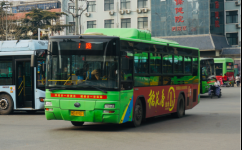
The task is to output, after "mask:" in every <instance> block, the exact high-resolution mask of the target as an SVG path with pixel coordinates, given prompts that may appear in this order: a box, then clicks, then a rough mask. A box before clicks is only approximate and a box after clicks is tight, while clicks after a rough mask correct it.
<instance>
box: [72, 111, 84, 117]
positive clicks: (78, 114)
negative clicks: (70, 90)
mask: <svg viewBox="0 0 242 150" xmlns="http://www.w3.org/2000/svg"><path fill="white" fill-rule="evenodd" d="M71 116H84V111H71Z"/></svg>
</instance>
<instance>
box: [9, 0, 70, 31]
mask: <svg viewBox="0 0 242 150" xmlns="http://www.w3.org/2000/svg"><path fill="white" fill-rule="evenodd" d="M36 8H37V9H41V10H45V11H50V12H61V0H20V1H11V13H12V15H11V19H12V20H15V21H14V23H16V24H17V25H19V26H21V24H22V19H23V18H25V15H26V14H27V13H29V12H30V11H31V10H32V9H36ZM51 24H52V25H56V24H61V25H64V24H66V22H65V17H63V16H62V17H60V19H58V20H52V21H51ZM32 34H33V33H32V32H30V31H29V32H28V33H27V35H29V36H30V35H32ZM50 34H52V35H64V34H65V32H64V31H61V32H58V33H55V32H50V31H49V32H48V31H41V35H43V36H47V35H50Z"/></svg>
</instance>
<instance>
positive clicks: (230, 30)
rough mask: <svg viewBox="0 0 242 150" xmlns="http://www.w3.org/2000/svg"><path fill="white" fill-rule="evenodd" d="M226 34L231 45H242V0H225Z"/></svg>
mask: <svg viewBox="0 0 242 150" xmlns="http://www.w3.org/2000/svg"><path fill="white" fill-rule="evenodd" d="M224 6H225V13H224V14H225V15H224V16H225V35H226V38H227V40H228V42H229V44H230V45H232V46H235V47H241V1H240V0H239V1H238V0H226V1H225V5H224Z"/></svg>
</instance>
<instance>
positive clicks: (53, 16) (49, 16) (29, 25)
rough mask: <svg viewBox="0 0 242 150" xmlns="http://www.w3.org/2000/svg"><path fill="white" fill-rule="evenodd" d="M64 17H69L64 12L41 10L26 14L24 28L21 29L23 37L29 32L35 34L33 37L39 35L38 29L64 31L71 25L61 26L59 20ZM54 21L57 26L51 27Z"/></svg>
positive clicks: (23, 21) (23, 22)
mask: <svg viewBox="0 0 242 150" xmlns="http://www.w3.org/2000/svg"><path fill="white" fill-rule="evenodd" d="M62 15H67V14H65V13H63V12H50V11H44V10H40V9H33V10H32V11H30V12H29V13H27V14H26V17H25V18H24V19H23V20H22V25H23V27H22V28H21V33H20V34H21V35H22V34H25V35H26V33H27V32H28V31H31V32H32V33H33V36H37V35H38V28H41V29H48V28H50V29H51V31H52V32H58V31H62V30H63V29H64V28H66V27H69V26H70V25H60V23H58V20H59V19H60V17H61V16H62ZM52 21H57V23H56V25H51V22H52Z"/></svg>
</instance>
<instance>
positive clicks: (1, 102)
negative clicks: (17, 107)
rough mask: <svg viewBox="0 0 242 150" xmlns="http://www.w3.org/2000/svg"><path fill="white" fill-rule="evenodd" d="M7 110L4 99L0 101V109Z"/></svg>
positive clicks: (6, 102) (6, 103)
mask: <svg viewBox="0 0 242 150" xmlns="http://www.w3.org/2000/svg"><path fill="white" fill-rule="evenodd" d="M7 108H8V101H7V100H6V99H4V98H2V99H1V100H0V109H3V110H5V109H7Z"/></svg>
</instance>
